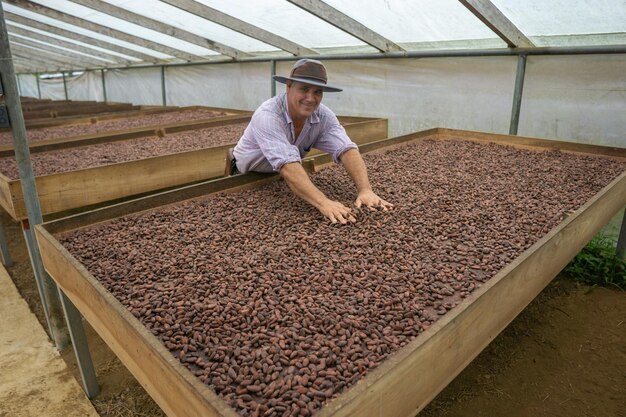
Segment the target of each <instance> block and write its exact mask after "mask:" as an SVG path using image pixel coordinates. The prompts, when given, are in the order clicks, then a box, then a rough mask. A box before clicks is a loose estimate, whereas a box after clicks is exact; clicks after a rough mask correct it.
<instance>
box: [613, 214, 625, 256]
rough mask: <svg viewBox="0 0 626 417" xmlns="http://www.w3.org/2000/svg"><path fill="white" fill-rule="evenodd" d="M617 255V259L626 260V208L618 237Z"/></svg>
mask: <svg viewBox="0 0 626 417" xmlns="http://www.w3.org/2000/svg"><path fill="white" fill-rule="evenodd" d="M615 256H617V259H623V260H625V261H626V209H624V216H623V217H622V226H621V227H620V231H619V236H618V238H617V247H616V248H615Z"/></svg>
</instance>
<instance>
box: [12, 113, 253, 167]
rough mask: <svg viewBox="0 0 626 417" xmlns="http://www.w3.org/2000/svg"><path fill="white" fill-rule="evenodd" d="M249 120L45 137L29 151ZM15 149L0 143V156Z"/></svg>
mask: <svg viewBox="0 0 626 417" xmlns="http://www.w3.org/2000/svg"><path fill="white" fill-rule="evenodd" d="M246 121H249V116H247V115H235V116H224V117H214V118H209V119H199V120H194V121H191V122H180V123H169V124H164V125H154V126H145V127H137V128H132V129H124V130H118V131H111V132H106V133H95V134H87V135H79V136H73V137H65V138H55V139H45V140H41V141H37V142H34V143H32V144H30V145H29V149H30V152H31V153H39V152H50V151H55V150H59V149H67V148H74V147H78V146H90V145H96V144H99V143H110V142H117V141H124V140H131V139H139V138H143V137H149V136H161V137H162V136H165V135H167V134H172V133H179V132H185V131H189V130H197V129H206V128H211V127H218V126H225V125H230V124H236V123H244V122H246ZM14 154H15V151H14V149H13V145H1V146H0V157H9V156H13V155H14Z"/></svg>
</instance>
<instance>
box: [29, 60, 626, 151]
mask: <svg viewBox="0 0 626 417" xmlns="http://www.w3.org/2000/svg"><path fill="white" fill-rule="evenodd" d="M325 65H326V67H327V69H328V73H329V83H330V84H333V85H337V86H339V87H343V88H344V91H343V92H341V93H326V94H325V96H324V101H323V102H324V104H326V105H328V106H329V107H330V108H332V109H333V110H334V111H335V112H336V113H337V114H340V115H345V116H370V117H383V118H387V119H389V126H390V131H389V134H390V136H398V135H402V134H406V133H411V132H415V131H420V130H424V129H428V128H432V127H450V128H458V129H466V130H477V131H485V132H493V133H508V131H509V125H510V119H511V107H512V100H513V92H514V85H515V71H516V66H517V58H516V57H514V56H511V57H471V58H470V57H465V58H427V59H426V58H423V59H386V60H357V61H354V60H351V61H326V62H325ZM291 66H292V63H291V62H279V63H277V69H276V73H277V74H288V73H289V71H290V69H291ZM624 74H626V56H623V55H576V56H530V57H528V61H527V68H526V79H525V84H524V91H523V97H522V107H521V113H520V122H519V130H518V133H519V134H520V135H524V136H533V137H543V138H547V139H561V140H568V141H576V142H582V143H595V144H599V145H607V146H618V147H626V135H625V134H624V132H626V117H624V115H625V114H626V77H624ZM79 84H80V88H79V87H78V85H79ZM41 85H42V97H43V98H53V99H63V98H64V93H63V84H62V80H60V79H57V80H47V81H44V80H42V84H41ZM276 85H277V93H280V92H282V91H284V86H283V85H282V84H279V83H277V84H276ZM106 86H107V98H108V100H109V101H117V102H130V103H133V104H144V105H148V104H149V105H160V104H162V90H161V71H160V68H149V69H132V70H130V69H129V70H115V71H107V72H106ZM82 88H87V89H89V90H90V93H89V99H96V100H98V99H100V97H101V94H98V93H97V91H100V92H101V90H100V89H101V81H100V79H99V71H97V72H92V73H90V75H83V76H81V77H78V78H76V79H68V92H69V96H70V99H79V98H85V96H84V95H79V93H78V91H79V90H80V89H82ZM31 90H32V89H31ZM270 91H271V90H270V64H269V63H244V64H241V63H233V64H216V65H197V66H182V67H169V68H167V69H166V99H167V104H168V105H176V106H187V105H206V106H214V107H226V108H235V109H243V110H254V109H255V108H256V107H257V106H258V105H259V104H260V103H262V102H263V101H264V100H266V99H267V98H269V96H270Z"/></svg>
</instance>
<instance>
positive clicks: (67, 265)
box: [35, 129, 626, 417]
mask: <svg viewBox="0 0 626 417" xmlns="http://www.w3.org/2000/svg"><path fill="white" fill-rule="evenodd" d="M425 139H434V140H440V139H453V140H456V139H460V140H477V141H490V142H496V143H506V144H509V145H512V146H521V147H524V148H533V149H544V150H545V149H554V148H557V149H561V150H563V151H568V152H582V153H593V154H600V155H605V156H609V157H612V158H619V159H621V160H624V159H626V149H620V148H607V147H600V146H593V145H579V144H574V143H568V142H555V141H546V140H542V139H534V138H522V137H515V136H507V135H493V134H486V133H479V132H468V131H460V130H452V129H431V130H429V131H425V132H420V133H416V134H412V135H405V136H402V137H398V138H393V139H387V140H381V141H377V142H373V143H369V144H366V145H363V146H362V147H361V148H362V152H373V151H376V150H379V149H384V148H387V147H390V146H398V145H400V144H402V143H406V142H417V141H421V140H425ZM327 161H328V156H327V155H321V156H318V157H316V158H312V159H311V160H309V161H307V163H308V164H309V165H310V164H311V163H312V164H313V169H317V168H319V166H323V165H324V164H325V163H327ZM276 178H277V176H263V175H258V174H254V175H250V174H247V175H240V176H235V177H231V178H225V179H219V180H214V181H208V182H204V183H201V184H197V185H194V186H189V187H184V188H180V189H176V190H173V191H170V192H166V193H162V194H158V195H153V196H150V197H146V198H142V199H137V200H133V201H130V202H126V203H122V204H118V205H115V206H111V207H106V208H102V209H98V210H94V211H91V212H87V213H82V214H80V215H76V216H72V217H67V218H64V219H60V220H56V221H53V222H49V223H44V224H43V225H37V226H36V227H35V230H36V235H37V239H38V242H39V246H40V249H41V254H42V258H43V263H44V267H45V268H46V270H47V271H48V273H49V274H50V275H51V276H52V278H53V279H54V280H55V281H56V282H57V283H58V285H59V286H60V288H61V289H62V290H63V291H64V292H65V294H66V295H67V296H68V297H69V298H70V299H71V301H72V302H73V303H74V304H75V305H76V307H77V308H78V310H79V311H80V312H81V313H82V314H83V316H84V317H85V318H86V319H87V321H88V322H89V323H90V324H91V326H92V327H93V328H94V329H95V330H96V331H97V332H98V334H99V335H100V336H101V337H102V339H103V340H104V341H105V342H106V343H107V344H108V345H109V346H110V347H111V349H112V350H113V351H114V352H115V354H116V355H117V356H118V357H119V358H120V359H121V361H122V362H123V363H124V364H125V365H126V366H127V367H128V369H129V370H130V371H131V373H133V375H135V377H136V378H137V380H138V381H139V382H140V383H141V384H142V386H143V387H144V388H145V389H146V391H147V392H148V393H149V394H150V395H151V396H152V398H153V399H154V400H155V401H156V402H157V403H158V404H159V406H160V407H161V408H162V409H163V410H164V411H165V413H167V415H169V416H199V415H202V416H220V417H234V416H236V415H237V414H235V412H234V410H233V409H231V408H230V407H228V405H226V404H225V403H224V401H222V400H221V399H220V398H219V397H217V396H216V395H215V394H214V393H213V392H212V391H211V390H209V389H208V388H207V386H205V385H204V384H202V383H201V382H200V380H199V379H197V378H196V377H195V376H193V375H192V374H191V372H189V371H188V370H187V369H186V368H184V367H183V366H182V365H181V364H180V363H179V362H178V361H177V360H176V359H175V358H174V357H173V355H171V354H170V352H169V351H168V350H167V349H166V348H165V347H164V346H163V345H162V343H161V342H160V341H159V340H158V339H157V338H156V337H155V336H153V335H152V334H151V333H150V332H149V331H148V330H147V329H146V328H145V327H144V326H143V325H142V324H141V323H140V322H139V320H137V319H136V318H135V317H134V316H133V315H132V314H130V313H129V312H128V311H127V310H126V309H125V308H124V307H123V306H122V305H121V303H119V301H117V300H116V299H115V298H114V297H113V296H112V295H111V294H110V293H108V292H107V291H106V290H105V289H104V287H103V286H102V285H101V284H100V283H99V282H98V281H97V280H96V279H95V278H94V277H93V276H92V275H91V274H90V273H89V272H88V271H87V270H86V268H85V267H84V266H83V265H81V264H80V263H79V262H78V261H77V260H76V259H75V258H73V257H72V256H71V255H70V254H69V252H67V250H66V249H65V248H63V246H61V245H60V244H59V242H58V241H57V240H56V239H55V238H54V237H53V234H54V233H57V232H61V231H67V230H72V229H77V228H81V227H85V226H88V225H91V224H94V223H97V222H102V221H107V220H110V219H113V218H115V217H119V216H121V215H126V214H130V213H135V212H138V211H142V210H148V209H151V208H154V207H158V206H163V205H166V204H176V203H177V202H180V201H182V200H185V199H188V198H192V197H196V196H201V195H207V194H211V193H215V192H218V191H223V190H238V189H242V188H245V187H256V186H258V185H260V184H262V183H264V182H267V181H273V180H275V179H276ZM624 205H626V170H625V171H624V172H623V173H622V174H621V175H619V176H618V177H617V178H616V179H615V180H613V181H612V182H611V183H610V184H609V185H607V186H606V187H604V188H603V189H602V190H601V191H600V192H598V193H597V194H596V195H595V196H593V197H592V198H591V199H590V200H588V201H587V202H586V203H585V204H584V205H583V206H582V207H580V208H578V209H577V210H575V211H574V212H573V213H571V215H569V216H568V217H567V218H566V219H565V220H563V221H562V222H561V223H560V224H558V225H557V226H556V227H554V228H553V229H552V230H550V231H549V232H548V233H547V234H546V235H545V236H543V237H542V238H541V239H539V241H537V242H536V243H535V244H534V245H532V246H531V247H530V248H529V249H527V250H526V251H524V252H523V253H522V254H521V255H520V256H518V257H517V258H516V259H514V260H513V261H512V262H511V263H510V264H508V265H506V266H505V267H504V268H503V269H502V270H500V271H499V272H498V273H497V274H496V275H495V276H494V277H492V278H491V279H490V280H489V281H487V282H486V283H485V284H484V285H483V286H481V287H480V288H479V289H478V290H476V291H475V292H474V293H472V294H471V295H470V296H469V297H468V298H466V299H465V300H463V302H462V303H461V304H459V305H458V306H456V307H455V308H454V309H452V310H451V311H449V312H448V313H447V314H446V315H444V316H443V317H442V318H440V319H439V320H438V321H437V322H436V323H435V324H434V325H433V326H431V327H430V328H429V329H428V330H426V331H425V332H424V333H422V334H421V335H420V336H418V337H417V338H415V339H414V340H412V341H411V342H410V343H409V344H408V345H406V346H405V347H403V348H402V349H400V350H399V351H398V352H396V353H395V354H394V355H392V356H390V357H389V358H387V359H386V360H385V361H384V362H383V363H382V364H381V365H380V366H379V367H378V368H376V369H375V370H373V371H372V372H371V373H370V374H368V375H367V376H366V377H364V378H363V379H361V380H360V381H358V382H357V383H356V384H355V385H354V386H352V387H350V388H349V389H348V390H347V391H345V392H344V393H342V394H341V395H339V396H338V397H337V398H335V399H333V400H332V401H330V402H329V403H328V404H326V405H325V406H324V407H323V408H322V409H321V410H320V411H319V412H318V413H317V414H316V416H319V417H330V416H332V417H348V416H360V417H361V416H363V417H383V416H384V417H409V416H411V417H412V416H414V415H415V414H416V413H417V412H419V411H420V410H421V409H422V408H423V407H424V406H426V404H428V402H429V401H431V400H432V399H433V398H434V397H435V396H436V395H437V394H438V393H439V392H440V391H441V390H442V389H443V388H444V387H445V386H446V385H447V384H448V383H449V382H450V381H452V379H454V378H455V376H456V375H458V373H460V372H461V371H462V370H463V368H465V366H467V364H469V363H470V362H471V361H472V360H473V359H474V358H475V357H476V356H477V355H478V354H479V353H480V352H481V351H482V350H483V349H484V348H485V347H486V346H487V345H488V344H489V343H490V342H491V341H492V340H493V339H494V338H495V337H496V336H497V335H498V333H500V332H501V331H502V330H503V329H504V328H505V327H506V326H507V325H508V324H509V323H510V322H511V321H512V320H513V319H514V318H515V317H516V316H517V315H518V314H519V313H520V312H521V311H522V310H523V309H524V308H525V306H526V305H527V304H528V303H530V302H531V301H532V300H533V299H534V298H535V297H536V296H537V294H538V293H539V292H540V291H541V290H542V289H543V288H544V287H545V286H546V285H547V284H548V283H549V282H550V281H551V280H552V279H553V278H554V277H555V276H556V275H557V274H558V273H559V272H560V271H561V270H562V268H563V267H564V266H565V265H566V264H567V263H568V262H569V261H570V260H571V259H572V258H573V257H574V256H575V255H576V254H577V253H578V252H579V251H580V249H581V248H582V247H583V246H584V245H585V244H586V243H587V242H588V241H589V240H590V239H591V238H592V237H593V236H594V235H595V234H596V233H597V232H598V230H599V229H600V228H601V227H602V226H604V225H605V224H606V223H608V221H609V220H610V219H611V217H612V216H613V215H614V214H615V213H617V212H618V210H620V209H621V208H622V207H624Z"/></svg>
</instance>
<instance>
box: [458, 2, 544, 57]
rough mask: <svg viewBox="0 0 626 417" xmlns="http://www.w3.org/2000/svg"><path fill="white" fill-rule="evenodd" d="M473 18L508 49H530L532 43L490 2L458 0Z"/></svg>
mask: <svg viewBox="0 0 626 417" xmlns="http://www.w3.org/2000/svg"><path fill="white" fill-rule="evenodd" d="M459 2H461V4H462V5H463V6H465V7H466V8H467V9H468V10H469V11H470V12H472V14H474V16H476V17H477V18H478V19H479V20H480V21H481V22H483V23H484V24H485V25H486V26H487V27H488V28H489V29H491V30H493V31H494V32H495V33H496V35H498V36H499V37H500V38H501V39H502V40H503V41H504V42H506V44H507V45H508V46H509V48H519V47H522V48H531V47H533V46H534V45H533V43H532V42H531V41H530V39H528V38H527V37H526V35H524V34H523V33H522V31H521V30H519V29H518V28H517V26H515V24H514V23H513V22H511V21H510V20H509V19H508V18H507V17H506V16H505V15H504V13H502V12H501V11H500V9H498V8H497V7H496V6H495V5H494V4H493V3H492V2H491V1H490V0H459Z"/></svg>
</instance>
